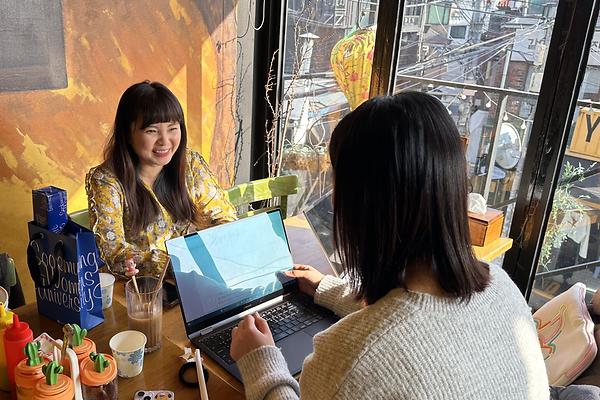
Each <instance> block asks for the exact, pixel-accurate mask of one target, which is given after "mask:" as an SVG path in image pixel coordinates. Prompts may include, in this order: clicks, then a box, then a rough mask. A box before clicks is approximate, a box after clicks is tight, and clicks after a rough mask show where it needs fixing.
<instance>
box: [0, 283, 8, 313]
mask: <svg viewBox="0 0 600 400" xmlns="http://www.w3.org/2000/svg"><path fill="white" fill-rule="evenodd" d="M0 303H2V304H4V309H5V310H8V292H7V291H6V289H4V288H3V287H2V286H0Z"/></svg>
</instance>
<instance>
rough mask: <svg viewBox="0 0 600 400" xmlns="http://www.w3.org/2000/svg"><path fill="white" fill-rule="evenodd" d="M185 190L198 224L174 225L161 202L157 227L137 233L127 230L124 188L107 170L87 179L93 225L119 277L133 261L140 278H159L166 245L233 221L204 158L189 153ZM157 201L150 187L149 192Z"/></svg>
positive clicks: (96, 169) (92, 172) (230, 208)
mask: <svg viewBox="0 0 600 400" xmlns="http://www.w3.org/2000/svg"><path fill="white" fill-rule="evenodd" d="M186 157H187V168H186V172H185V179H186V185H187V187H188V191H189V193H190V197H191V199H192V201H193V202H194V204H195V205H196V209H197V211H198V214H199V215H198V217H199V218H198V221H196V222H195V223H191V222H190V221H174V220H173V219H172V218H171V215H170V214H169V213H168V211H167V210H166V209H165V208H164V207H163V206H162V204H160V202H158V200H157V199H156V196H155V197H154V199H155V200H156V202H157V203H158V204H159V206H160V209H161V212H160V213H159V215H158V218H157V220H156V221H155V222H153V223H152V224H150V225H148V226H147V227H146V229H145V230H142V231H141V232H140V233H139V234H133V233H132V232H131V231H130V230H129V229H128V226H130V225H131V224H130V221H131V216H130V215H129V210H128V207H127V204H126V200H125V192H124V190H123V186H122V185H121V183H120V182H119V180H118V179H117V178H116V176H115V175H114V174H113V173H112V172H111V171H109V170H107V169H106V168H103V167H101V166H97V167H94V168H92V169H91V170H90V171H89V172H88V174H87V176H86V179H85V188H86V192H87V196H88V209H89V213H90V226H91V227H92V230H93V232H94V234H95V236H96V243H97V244H98V248H99V250H100V254H101V256H102V259H103V260H104V261H105V262H106V264H107V265H108V268H109V269H110V270H112V271H113V272H115V273H121V274H122V273H123V272H124V271H123V263H124V261H125V260H127V259H129V258H133V260H134V261H135V262H136V264H137V265H138V268H139V269H140V274H152V275H155V274H158V273H160V271H161V270H162V268H163V265H164V260H165V254H166V253H165V251H166V249H165V241H166V240H168V239H171V238H173V237H177V236H181V235H184V234H186V233H188V232H193V231H196V230H200V229H204V228H206V227H208V226H211V225H216V224H221V223H225V222H229V221H233V220H235V219H236V218H237V215H236V211H235V209H234V207H233V206H232V205H231V203H230V202H229V200H228V199H227V195H226V194H225V192H223V190H222V189H221V188H220V187H219V184H218V183H217V181H216V179H215V177H214V176H213V175H212V174H211V172H210V171H209V169H208V165H206V162H205V161H204V159H203V158H202V156H201V155H200V154H199V153H197V152H195V151H192V150H189V149H188V150H187V154H186ZM147 188H148V189H149V191H150V193H152V195H153V196H154V192H153V191H152V189H151V188H149V187H147Z"/></svg>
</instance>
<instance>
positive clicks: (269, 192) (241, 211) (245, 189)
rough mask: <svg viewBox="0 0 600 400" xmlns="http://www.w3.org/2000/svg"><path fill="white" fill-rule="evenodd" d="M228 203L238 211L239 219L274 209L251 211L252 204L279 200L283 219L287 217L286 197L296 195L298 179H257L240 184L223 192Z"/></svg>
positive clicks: (295, 177) (270, 207)
mask: <svg viewBox="0 0 600 400" xmlns="http://www.w3.org/2000/svg"><path fill="white" fill-rule="evenodd" d="M225 192H226V193H227V196H228V197H229V201H230V202H231V203H232V204H233V205H234V207H236V209H237V210H238V216H239V217H240V218H243V217H248V216H250V215H253V214H256V213H258V212H263V211H268V210H271V209H273V208H275V204H272V205H271V206H269V207H264V208H260V209H258V210H253V209H252V203H254V202H258V201H264V200H270V199H273V200H275V199H276V198H279V202H278V204H279V207H280V208H281V214H282V215H283V218H286V217H287V205H288V196H289V195H292V194H296V193H298V177H297V176H296V175H283V176H277V177H275V178H265V179H258V180H255V181H250V182H248V183H240V184H239V185H236V186H233V187H231V188H230V189H227V190H226V191H225Z"/></svg>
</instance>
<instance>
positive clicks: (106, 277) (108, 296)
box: [100, 272, 115, 310]
mask: <svg viewBox="0 0 600 400" xmlns="http://www.w3.org/2000/svg"><path fill="white" fill-rule="evenodd" d="M114 287H115V277H114V276H113V274H107V273H106V272H100V291H101V292H102V309H103V310H104V309H105V308H108V307H110V306H112V301H113V289H114Z"/></svg>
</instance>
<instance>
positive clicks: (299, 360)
mask: <svg viewBox="0 0 600 400" xmlns="http://www.w3.org/2000/svg"><path fill="white" fill-rule="evenodd" d="M275 346H277V347H279V348H280V349H281V352H282V353H283V357H284V358H285V360H286V361H287V364H288V367H289V369H290V372H291V373H292V375H295V374H297V373H298V372H300V371H301V370H302V364H303V363H304V358H305V357H306V356H307V355H309V354H310V353H312V351H313V341H312V336H310V335H308V334H306V333H304V332H296V333H294V334H293V335H290V336H288V337H286V338H284V339H281V340H280V341H278V342H277V343H275Z"/></svg>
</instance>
